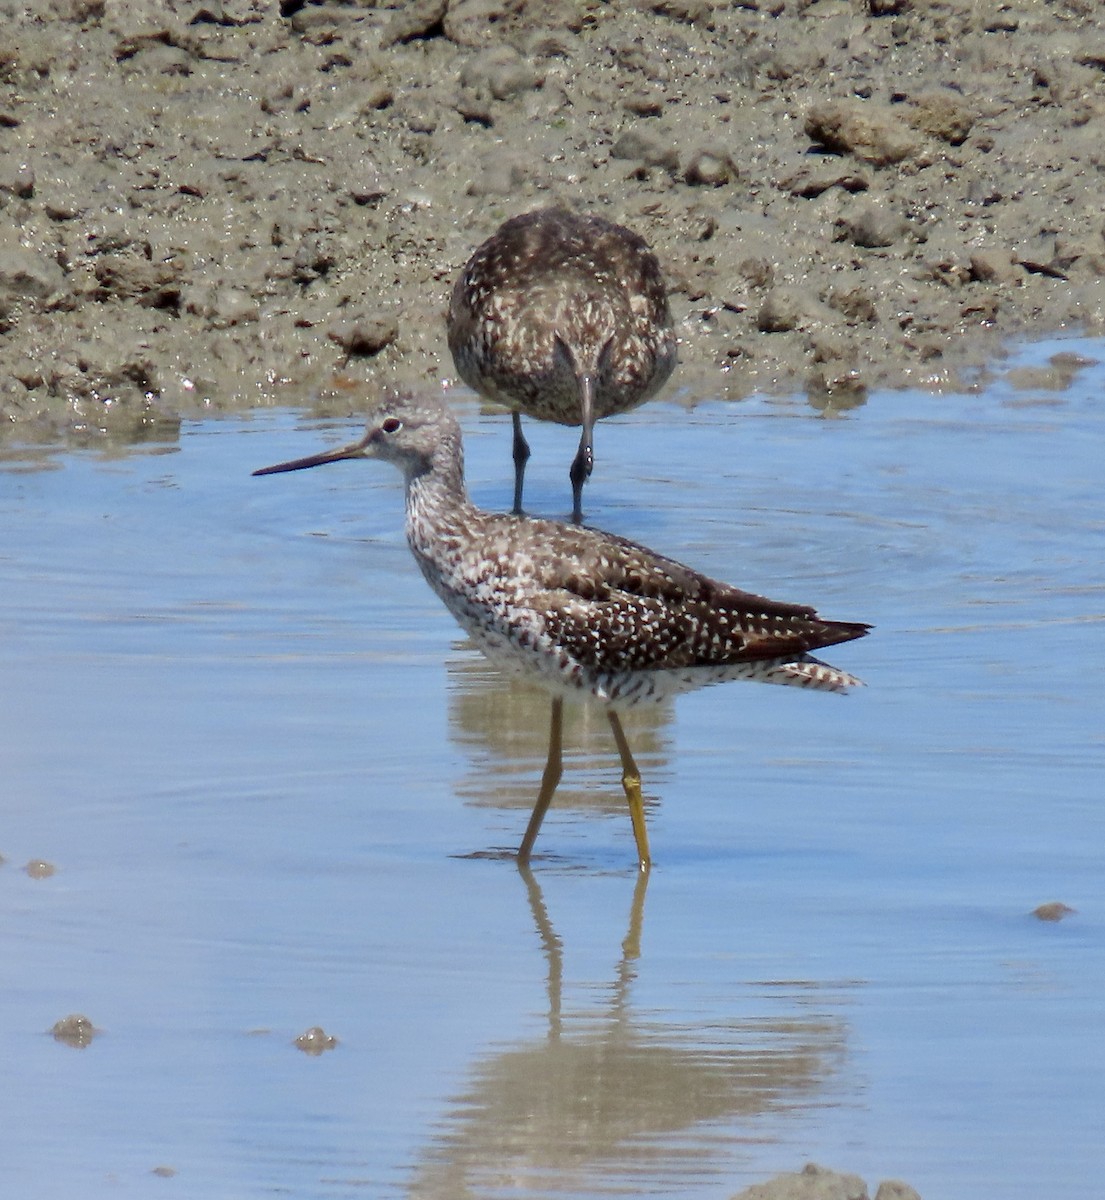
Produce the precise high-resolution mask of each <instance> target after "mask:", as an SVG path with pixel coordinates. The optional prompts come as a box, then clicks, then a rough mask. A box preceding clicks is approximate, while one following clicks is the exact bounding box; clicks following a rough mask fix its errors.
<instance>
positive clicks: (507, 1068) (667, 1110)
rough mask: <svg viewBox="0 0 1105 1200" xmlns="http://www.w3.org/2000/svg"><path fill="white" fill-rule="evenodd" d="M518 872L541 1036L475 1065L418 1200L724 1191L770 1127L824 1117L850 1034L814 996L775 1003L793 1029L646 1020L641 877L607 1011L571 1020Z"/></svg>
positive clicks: (534, 889)
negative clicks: (543, 978)
mask: <svg viewBox="0 0 1105 1200" xmlns="http://www.w3.org/2000/svg"><path fill="white" fill-rule="evenodd" d="M518 869H519V873H520V875H521V878H522V880H523V882H524V885H525V888H526V893H527V896H528V899H529V904H530V908H531V911H532V914H533V921H534V925H535V927H536V929H537V934H538V937H539V939H540V942H541V947H542V950H543V953H544V956H545V960H546V964H547V987H548V1012H547V1015H546V1029H545V1031H544V1033H543V1034H542V1035H541V1036H539V1037H535V1038H532V1039H530V1040H524V1041H521V1042H518V1043H516V1044H513V1045H507V1046H505V1047H502V1046H496V1047H492V1048H491V1049H489V1050H488V1051H487V1052H486V1053H485V1055H484V1056H483V1057H482V1058H481V1059H479V1060H478V1061H477V1062H476V1063H475V1065H474V1066H473V1068H472V1070H471V1073H470V1077H469V1081H468V1083H467V1085H466V1087H465V1088H464V1090H463V1092H462V1093H461V1094H460V1095H458V1096H456V1097H454V1098H453V1100H452V1101H451V1102H450V1111H449V1112H448V1114H447V1116H446V1117H445V1119H444V1120H443V1121H442V1122H441V1128H440V1132H438V1133H437V1134H436V1135H435V1136H434V1138H433V1140H432V1141H431V1142H430V1144H429V1145H428V1147H427V1148H426V1150H425V1153H424V1155H423V1156H422V1160H421V1162H420V1163H419V1165H418V1166H417V1167H416V1168H415V1171H414V1175H413V1178H412V1180H411V1183H410V1187H409V1195H410V1196H412V1197H417V1198H418V1200H438V1198H441V1200H445V1198H446V1197H447V1198H448V1200H461V1198H464V1197H476V1196H478V1197H484V1198H485V1197H489V1196H491V1195H494V1194H496V1193H497V1192H502V1193H504V1194H506V1193H509V1194H510V1195H512V1196H523V1195H534V1196H537V1195H541V1196H547V1195H553V1194H555V1195H564V1196H589V1197H590V1196H595V1195H598V1194H602V1193H610V1194H614V1193H623V1194H643V1193H645V1192H652V1191H656V1190H658V1189H660V1188H663V1187H665V1186H666V1187H668V1188H678V1189H679V1190H680V1191H681V1192H682V1191H683V1190H686V1189H687V1188H688V1187H689V1186H690V1185H691V1184H692V1183H697V1184H699V1185H702V1184H706V1183H713V1184H714V1185H716V1184H717V1182H718V1180H725V1179H731V1177H732V1176H733V1174H734V1172H736V1171H738V1170H739V1169H740V1161H741V1158H742V1153H741V1147H742V1145H744V1146H749V1145H753V1144H754V1145H757V1146H758V1145H761V1144H762V1143H763V1142H765V1141H770V1140H772V1135H771V1132H770V1127H769V1126H768V1125H767V1124H766V1122H765V1120H764V1118H765V1116H767V1115H768V1114H770V1113H773V1112H774V1113H778V1112H780V1111H782V1110H785V1109H787V1108H796V1107H810V1106H814V1105H820V1104H823V1103H825V1095H824V1094H825V1092H826V1090H827V1089H828V1087H829V1084H830V1080H831V1078H832V1076H833V1075H834V1072H835V1071H836V1069H837V1066H838V1064H839V1062H840V1060H841V1059H842V1057H843V1055H844V1053H845V1039H846V1028H845V1025H844V1023H843V1021H841V1020H840V1019H839V1018H838V1017H835V1016H833V1015H831V1014H827V1013H822V1014H811V1013H810V1001H811V991H812V987H811V985H810V984H809V983H795V984H793V985H788V988H787V990H786V991H784V990H782V989H781V988H779V987H776V988H774V989H772V991H773V995H772V998H771V1000H772V1001H775V1000H777V999H779V998H784V997H786V996H787V995H788V994H789V991H793V992H794V993H796V994H797V997H798V1000H797V1002H798V1003H800V1004H801V1006H802V1012H801V1015H800V1016H795V1017H789V1016H778V1015H774V1014H773V1015H769V1016H755V1017H739V1018H737V1017H731V1016H719V1017H718V1018H717V1019H716V1020H711V1019H705V1020H702V1021H699V1022H695V1021H691V1020H688V1019H686V1018H683V1019H674V1018H673V1019H669V1020H665V1019H664V1013H663V1010H661V1009H657V1008H655V1007H650V1008H641V1009H640V1010H638V1008H637V1007H636V1006H635V1005H634V1000H633V987H634V983H635V980H636V978H637V976H638V972H639V966H640V964H639V955H640V946H641V938H642V930H643V922H644V905H645V893H646V890H647V887H648V879H649V876H648V873H647V872H641V873H639V875H638V878H637V882H636V886H635V889H634V892H633V900H632V904H631V908H630V915H629V922H628V929H627V932H626V935H625V938H624V940H623V942H622V948H621V954H620V957H619V959H618V962H617V965H616V967H615V968H614V971H613V974H612V979H611V982H610V985H609V987H608V988H607V989H606V995H607V997H608V998H607V999H606V1000H605V1001H604V1002H603V1003H602V1005H601V1006H600V1007H599V1008H598V1009H597V1011H577V1010H573V1009H569V1010H567V1011H566V1010H565V1008H564V1006H563V994H564V990H565V984H566V981H565V979H564V948H563V945H562V943H561V939H560V937H559V936H558V934H557V932H556V930H555V928H554V926H553V923H552V921H551V919H550V917H549V913H548V910H547V907H546V904H545V900H544V897H543V894H542V891H541V888H540V886H539V885H538V883H537V880H536V878H535V876H534V875H533V874H532V873H531V872H530V870H529V869H528V867H525V866H522V865H520V866H519V868H518ZM765 990H766V989H765ZM586 994H587V995H593V994H595V990H594V989H593V988H588V989H587V992H586ZM748 994H749V996H754V995H755V994H756V993H753V992H752V991H751V990H750V991H749V993H748ZM770 1002H771V1001H765V1003H770ZM680 1010H681V1011H682V1012H686V1011H687V1006H686V1004H682V1005H681V1006H680Z"/></svg>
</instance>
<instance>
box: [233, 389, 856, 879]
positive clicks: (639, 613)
mask: <svg viewBox="0 0 1105 1200" xmlns="http://www.w3.org/2000/svg"><path fill="white" fill-rule="evenodd" d="M347 458H380V459H384V460H386V461H387V462H392V463H394V464H395V465H396V466H397V467H398V468H399V469H400V470H401V471H402V472H403V475H404V478H405V479H406V488H407V505H406V508H407V519H406V526H407V541H408V543H409V545H410V548H411V551H412V552H413V554H414V557H415V560H416V561H417V563H418V565H419V567H421V569H422V574H423V575H424V576H425V577H426V581H427V582H428V583H429V585H430V587H432V588H433V590H434V591H435V592H437V594H438V595H439V596H440V597H441V599H442V600H443V601H444V602H445V606H446V607H447V608H448V609H449V611H450V612H451V613H452V614H453V616H454V617H456V619H457V620H458V621H459V622H460V624H461V626H462V627H463V628H464V629H465V631H466V632H467V633H468V635H469V637H471V639H472V641H473V642H475V644H476V645H477V646H478V647H479V648H480V649H481V650H482V651H483V652H484V654H486V655H487V656H488V657H489V658H490V659H492V661H494V662H496V663H498V664H500V665H501V666H502V667H504V668H505V669H507V670H510V671H513V672H517V673H520V674H522V675H524V676H526V677H527V678H529V679H530V680H532V681H533V682H535V683H537V684H540V685H541V686H542V687H544V688H546V689H547V690H548V691H550V692H551V693H552V697H553V700H552V722H551V726H550V730H549V753H548V759H547V761H546V764H545V771H544V775H543V776H542V780H541V788H540V791H539V793H538V796H537V802H536V804H535V805H534V809H533V815H532V816H531V817H530V821H529V826H528V827H527V829H526V833H525V836H524V837H523V839H522V844H521V846H520V848H519V850H518V858H519V860H520V861H521V862H523V863H524V862H527V861H528V860H529V857H530V853H531V852H532V850H533V845H534V842H535V841H536V839H537V833H538V830H539V829H540V827H541V822H542V820H543V819H544V816H545V813H546V811H547V809H548V807H549V804H550V802H551V800H552V797H553V793H554V791H555V790H556V786H557V784H558V783H559V781H560V774H561V713H562V709H563V703H564V697H565V696H568V697H579V696H581V695H591V696H594V697H595V699H596V700H598V701H600V702H601V703H602V704H604V705H605V706H606V711H607V716H608V718H609V720H610V726H611V729H612V730H613V733H614V740H615V742H616V744H617V747H618V753H619V754H620V756H621V761H622V786H623V788H624V791H625V795H626V799H627V800H628V802H629V812H630V818H631V820H632V823H633V833H634V837H635V838H636V842H637V857H638V862H639V864H640V867H641V870H647V868H648V866H649V864H650V861H651V859H650V855H649V848H648V834H647V832H646V830H645V817H644V806H643V803H642V799H641V778H640V773H639V771H638V770H637V764H636V763H635V762H634V760H633V755H632V754H631V752H630V749H629V744H628V742H627V741H626V737H625V732H624V731H623V729H622V724H621V721H620V719H619V717H618V710H619V709H622V708H627V707H631V706H632V705H635V704H643V703H647V702H650V701H658V700H661V699H663V698H664V697H667V696H672V695H678V694H679V693H680V692H687V691H691V690H693V689H694V688H698V687H702V686H703V685H705V684H710V683H720V682H723V681H725V680H729V679H750V680H759V681H760V682H763V683H780V684H790V685H794V686H797V687H805V688H815V689H820V690H822V691H833V692H843V691H846V690H847V689H848V688H849V687H851V686H853V685H855V684H857V683H858V682H859V681H858V680H857V679H855V678H854V677H853V676H851V675H849V674H847V673H846V672H844V671H840V670H838V669H837V668H836V667H831V666H829V665H828V664H827V663H823V662H820V661H819V660H818V659H816V658H814V657H812V656H811V655H810V653H809V651H811V650H816V649H819V648H820V647H822V646H832V645H835V644H836V643H838V642H847V641H851V640H852V639H853V638H858V637H863V635H864V634H865V633H867V631H868V629H869V628H870V627H869V626H868V625H863V624H858V623H854V622H849V621H825V620H822V619H821V618H820V617H819V616H818V615H817V613H816V612H814V610H813V609H812V608H806V607H804V606H801V605H795V604H782V603H779V602H778V601H775V600H767V599H765V598H764V597H762V596H755V595H752V594H751V593H750V592H742V591H739V590H738V589H737V588H734V587H730V586H729V585H728V584H726V583H718V582H717V581H715V580H713V579H709V578H707V577H706V576H705V575H700V574H699V573H698V572H697V571H694V570H692V569H691V568H690V567H685V566H683V565H682V564H680V563H678V562H675V561H673V560H672V559H670V558H664V557H662V556H661V555H659V554H655V553H653V551H651V550H648V549H646V548H645V547H644V546H640V545H637V544H636V543H635V542H630V541H627V540H626V539H625V538H620V537H616V536H615V535H614V534H610V533H603V532H602V531H601V530H598V529H589V528H585V527H582V526H579V525H568V524H564V523H562V522H559V521H545V520H538V519H534V518H531V517H523V516H517V515H514V514H506V513H490V512H485V511H484V510H483V509H480V508H477V507H476V506H475V505H474V504H473V503H472V502H471V501H470V500H469V499H468V492H467V489H466V488H465V485H464V452H463V447H462V443H461V434H460V426H459V425H458V424H457V420H456V417H455V416H454V415H453V413H452V412H451V411H450V410H449V409H448V408H447V407H446V406H445V405H444V404H443V403H442V402H441V401H440V400H439V399H436V398H419V397H414V396H409V395H391V396H388V397H386V398H385V399H383V400H382V401H381V402H380V404H379V405H378V406H377V407H376V409H375V410H374V411H373V412H372V413H371V414H370V415H369V418H368V429H367V431H366V432H365V435H364V437H362V438H361V439H360V441H357V442H354V443H353V444H352V445H349V446H342V447H340V448H338V449H335V450H326V451H323V452H322V453H321V454H313V455H311V456H310V457H308V458H299V459H296V460H295V461H294V462H286V463H280V464H278V465H277V466H274V467H265V468H264V469H263V470H260V471H255V472H254V474H255V475H269V474H273V473H276V472H279V471H299V470H302V469H304V468H305V467H317V466H320V465H321V464H323V463H330V462H340V461H341V460H342V459H347Z"/></svg>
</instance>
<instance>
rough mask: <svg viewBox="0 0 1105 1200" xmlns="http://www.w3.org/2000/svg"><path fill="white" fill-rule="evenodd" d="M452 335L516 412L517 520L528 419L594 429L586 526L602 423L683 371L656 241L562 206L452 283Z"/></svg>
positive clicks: (489, 390) (583, 441) (472, 377)
mask: <svg viewBox="0 0 1105 1200" xmlns="http://www.w3.org/2000/svg"><path fill="white" fill-rule="evenodd" d="M448 338H449V350H450V351H451V352H452V355H453V361H454V362H455V363H456V367H457V370H458V371H459V372H460V376H461V378H462V379H463V380H464V382H465V383H467V384H468V386H469V387H471V388H473V389H475V390H476V391H477V392H479V393H481V394H482V395H484V396H486V397H487V398H488V399H489V400H494V401H496V402H497V403H499V404H502V405H505V406H506V407H507V408H510V409H512V410H513V411H512V414H511V415H512V419H513V422H514V511H515V513H518V514H520V513H521V511H522V480H523V477H524V475H525V470H526V460H527V459H528V458H529V453H530V451H529V445H528V443H527V442H526V439H525V437H524V436H523V434H522V418H521V414H522V413H525V414H526V415H527V416H530V417H536V418H538V419H539V420H542V421H557V422H559V423H560V424H561V425H582V426H583V432H582V433H581V435H580V439H579V450H578V452H577V453H576V456H575V459H574V461H573V462H572V466H571V470H570V471H569V477H570V478H571V481H572V520H574V521H577V522H578V521H582V519H583V508H582V500H583V484H584V482H585V481H586V479H587V477H588V476H589V475H590V474H591V467H592V465H593V463H594V448H593V443H592V430H593V428H594V423H595V421H597V420H601V419H602V418H603V417H608V416H610V415H611V414H612V413H620V412H625V411H626V410H627V409H630V408H634V407H636V406H637V405H638V404H640V403H641V402H642V401H644V400H647V399H648V398H649V397H650V396H652V395H654V394H655V393H656V392H657V391H658V390H659V389H660V388H661V387H662V386H663V384H664V382H665V381H666V380H667V378H668V376H669V375H670V374H671V373H672V369H673V368H674V367H675V334H674V332H673V330H672V324H671V313H670V312H669V311H668V300H667V293H666V292H665V289H664V281H663V278H662V277H661V275H660V264H659V263H658V262H657V261H656V256H655V255H654V254H653V253H652V251H651V250H650V249H649V248H648V243H647V242H646V241H645V240H644V238H642V237H639V236H638V235H637V234H635V233H633V232H632V231H631V230H629V229H626V228H624V227H623V226H621V225H615V224H613V223H612V222H610V221H604V220H603V219H602V218H601V217H595V216H577V215H576V214H575V213H572V212H569V211H567V210H566V209H560V208H547V209H539V210H538V211H536V212H530V213H525V214H523V215H522V216H520V217H513V218H512V219H511V220H509V221H507V222H506V223H505V224H504V225H503V226H501V227H500V229H499V230H498V232H497V233H495V234H494V235H493V236H492V237H490V238H488V240H487V241H486V242H484V243H483V245H482V246H480V247H479V248H478V249H477V250H476V251H475V253H474V254H473V255H472V257H471V258H470V259H469V260H468V262H467V264H466V265H465V268H464V270H463V271H462V272H461V275H460V278H459V279H458V280H457V282H456V285H455V286H454V288H453V296H452V300H451V302H450V304H449V319H448Z"/></svg>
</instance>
